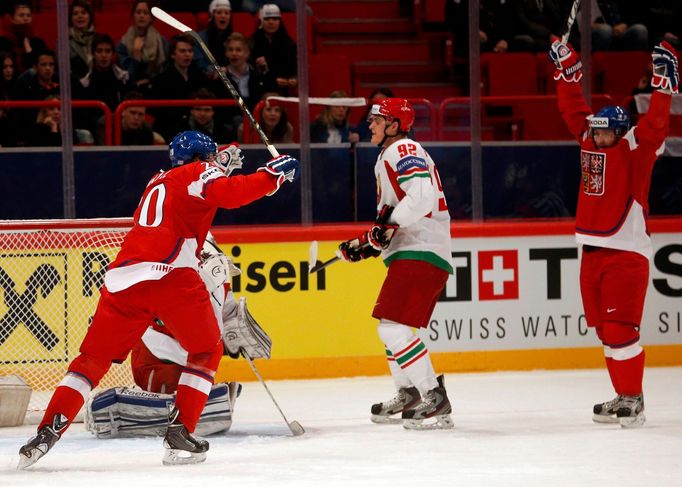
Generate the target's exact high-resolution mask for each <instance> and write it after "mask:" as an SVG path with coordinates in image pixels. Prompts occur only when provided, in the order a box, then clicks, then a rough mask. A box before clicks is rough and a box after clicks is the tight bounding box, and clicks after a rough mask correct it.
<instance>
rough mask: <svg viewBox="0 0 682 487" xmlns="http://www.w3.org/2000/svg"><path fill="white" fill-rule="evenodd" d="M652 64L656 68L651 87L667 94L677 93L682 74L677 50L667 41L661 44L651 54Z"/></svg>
mask: <svg viewBox="0 0 682 487" xmlns="http://www.w3.org/2000/svg"><path fill="white" fill-rule="evenodd" d="M651 64H652V65H653V68H654V73H653V76H652V77H651V86H653V87H654V88H657V89H659V90H663V91H666V92H667V93H677V92H678V91H679V88H678V85H679V84H680V73H679V71H678V68H677V56H676V53H675V48H674V47H673V46H671V45H670V44H668V43H667V42H666V41H663V42H661V43H660V44H659V45H658V46H656V47H654V51H653V52H652V53H651Z"/></svg>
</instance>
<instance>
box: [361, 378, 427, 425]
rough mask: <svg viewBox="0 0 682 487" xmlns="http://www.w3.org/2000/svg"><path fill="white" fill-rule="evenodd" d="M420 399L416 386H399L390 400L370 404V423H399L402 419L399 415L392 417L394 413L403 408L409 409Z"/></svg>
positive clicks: (399, 411)
mask: <svg viewBox="0 0 682 487" xmlns="http://www.w3.org/2000/svg"><path fill="white" fill-rule="evenodd" d="M420 401H421V396H419V391H418V390H417V388H416V387H401V388H400V389H398V394H396V396H395V397H394V398H393V399H391V400H390V401H386V402H380V403H377V404H372V418H371V419H372V423H377V424H399V423H402V422H403V420H402V418H400V417H397V418H393V417H391V416H393V415H395V414H401V413H402V412H403V411H404V410H405V409H410V408H413V407H415V406H417V404H419V402H420Z"/></svg>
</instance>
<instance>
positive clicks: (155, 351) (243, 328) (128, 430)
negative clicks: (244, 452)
mask: <svg viewBox="0 0 682 487" xmlns="http://www.w3.org/2000/svg"><path fill="white" fill-rule="evenodd" d="M210 240H212V237H211V236H210V235H209V238H207V241H206V243H205V245H204V247H203V249H202V264H201V268H200V274H201V277H202V279H203V281H204V283H205V284H206V288H207V289H208V291H209V292H210V293H211V303H212V304H213V311H214V313H215V316H216V320H217V322H218V326H219V328H220V332H221V336H222V339H223V344H224V349H225V351H226V353H227V354H229V355H230V356H231V357H233V358H238V357H239V355H240V354H245V355H248V356H249V357H250V358H252V359H255V358H270V351H271V348H272V341H271V340H270V337H269V336H268V335H267V333H265V331H264V330H263V329H262V328H261V327H260V326H259V325H258V323H257V322H256V320H255V319H254V318H253V316H251V314H250V313H249V310H248V308H247V306H246V299H245V298H243V297H242V298H241V299H240V300H239V301H236V300H235V297H234V294H232V291H230V277H231V276H234V275H238V274H239V273H240V271H239V269H238V268H237V267H236V266H234V264H232V262H231V261H230V260H229V259H228V258H227V257H226V256H225V255H224V254H223V253H222V252H220V251H219V250H218V249H217V246H215V244H214V243H213V242H212V241H210ZM187 355H188V354H187V351H186V350H185V349H183V348H182V347H181V346H180V344H179V343H178V341H177V340H176V339H175V338H174V337H173V335H172V334H171V333H170V332H169V331H168V330H167V328H166V327H164V326H163V323H162V322H161V321H160V320H157V321H156V322H155V323H153V324H151V325H150V326H149V328H148V329H147V331H146V332H145V333H144V335H143V336H142V339H141V340H140V341H139V342H138V343H137V344H136V345H135V346H134V347H133V350H132V354H131V357H132V360H131V362H132V372H133V378H134V380H135V383H136V384H137V385H138V386H139V387H141V388H142V389H143V390H138V389H133V388H127V387H117V388H113V389H108V390H106V391H103V392H101V393H99V394H98V395H97V396H95V397H94V398H93V399H92V400H91V401H90V402H89V403H88V407H87V408H86V426H87V428H88V430H89V431H91V432H92V433H94V434H95V435H96V436H97V437H98V438H111V437H130V436H157V435H163V433H164V432H165V429H166V426H167V424H168V407H169V405H171V406H172V404H173V402H174V400H175V394H174V393H175V391H176V390H177V387H178V381H179V379H180V375H181V373H182V370H183V367H184V366H185V365H186V364H187ZM240 392H241V385H240V384H238V383H236V382H230V383H228V384H224V383H223V384H215V385H214V386H213V387H212V388H211V392H210V394H209V398H208V401H207V402H206V406H205V407H204V410H203V411H202V413H201V417H200V419H199V423H198V424H197V429H196V433H197V434H198V435H200V436H206V435H210V434H213V433H218V432H220V431H227V430H228V429H229V428H230V426H231V424H232V411H233V408H234V401H235V400H236V398H237V397H239V393H240Z"/></svg>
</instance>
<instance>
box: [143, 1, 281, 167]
mask: <svg viewBox="0 0 682 487" xmlns="http://www.w3.org/2000/svg"><path fill="white" fill-rule="evenodd" d="M152 15H153V16H154V17H156V18H157V19H159V20H160V21H161V22H164V23H166V24H168V25H170V26H171V27H173V28H174V29H177V30H179V31H180V32H183V33H185V34H187V35H189V36H191V37H192V39H194V40H195V41H196V42H197V43H198V44H199V47H201V50H202V51H204V54H206V57H207V58H208V61H209V62H210V63H211V64H212V65H213V68H214V69H215V71H216V73H218V76H219V77H220V80H221V81H222V82H223V84H224V85H225V88H227V90H228V91H229V92H230V95H232V98H234V99H235V100H236V101H237V103H239V108H241V110H242V112H244V115H246V117H247V118H248V119H249V121H250V122H251V125H253V127H254V128H255V129H256V132H258V136H259V137H260V139H261V140H262V141H263V143H264V144H265V147H266V148H267V149H268V152H270V155H272V157H279V152H277V149H275V146H274V145H272V143H271V142H270V139H268V137H267V135H265V132H263V129H262V128H261V127H260V125H259V124H258V122H256V119H255V118H253V115H252V114H251V112H250V111H249V109H248V108H247V107H246V104H245V103H244V100H243V99H242V97H241V96H240V95H239V92H238V91H237V90H236V89H235V88H234V86H232V83H230V80H229V79H227V75H226V74H225V73H224V72H223V70H222V69H220V66H218V63H217V62H216V60H215V58H214V57H213V54H211V51H210V50H209V48H208V46H207V45H206V43H204V40H203V39H202V38H201V36H200V35H199V34H197V33H196V32H194V31H193V30H192V29H191V28H189V27H187V26H186V25H185V24H183V23H182V22H180V21H179V20H178V19H176V18H175V17H173V16H172V15H170V14H169V13H167V12H166V11H164V10H162V9H160V8H159V7H152Z"/></svg>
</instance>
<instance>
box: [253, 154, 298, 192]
mask: <svg viewBox="0 0 682 487" xmlns="http://www.w3.org/2000/svg"><path fill="white" fill-rule="evenodd" d="M258 170H259V171H267V172H269V173H270V174H272V175H273V176H275V177H277V187H276V188H275V189H274V190H273V191H272V192H271V193H268V196H272V195H273V194H275V193H276V192H277V190H278V189H279V188H280V186H282V184H284V182H285V181H291V182H292V183H293V182H294V181H296V180H297V179H298V177H299V176H300V173H301V163H300V162H298V160H297V159H294V158H293V157H291V156H285V155H282V156H279V157H275V158H274V159H271V160H269V161H268V162H267V163H266V164H265V166H263V167H259V168H258Z"/></svg>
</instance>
